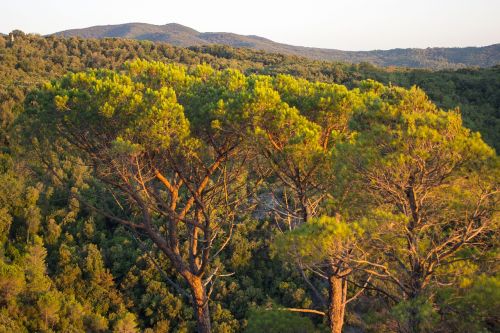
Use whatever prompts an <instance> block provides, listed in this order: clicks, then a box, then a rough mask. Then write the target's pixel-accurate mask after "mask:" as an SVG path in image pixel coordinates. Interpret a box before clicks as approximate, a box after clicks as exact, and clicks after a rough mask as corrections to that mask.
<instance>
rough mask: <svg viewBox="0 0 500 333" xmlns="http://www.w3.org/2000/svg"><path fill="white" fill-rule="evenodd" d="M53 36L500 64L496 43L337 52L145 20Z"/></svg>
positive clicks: (410, 63) (430, 64)
mask: <svg viewBox="0 0 500 333" xmlns="http://www.w3.org/2000/svg"><path fill="white" fill-rule="evenodd" d="M55 35H57V36H64V37H82V38H109V37H114V38H129V39H137V40H149V41H154V42H166V43H169V44H172V45H176V46H183V47H189V46H203V45H207V44H217V45H226V46H232V47H245V48H250V49H253V50H261V51H266V52H275V53H283V54H289V55H297V56H303V57H308V58H311V59H317V60H329V61H344V62H350V63H360V62H370V63H373V64H376V65H379V66H400V67H411V68H434V69H444V68H463V67H466V66H478V67H491V66H494V65H498V64H500V44H495V45H490V46H485V47H465V48H458V47H455V48H440V47H435V48H427V49H392V50H374V51H341V50H333V49H321V48H314V47H303V46H293V45H287V44H281V43H277V42H273V41H271V40H269V39H266V38H262V37H259V36H253V35H252V36H243V35H238V34H234V33H228V32H199V31H196V30H194V29H192V28H189V27H185V26H183V25H180V24H176V23H170V24H165V25H154V24H146V23H126V24H117V25H104V26H94V27H88V28H83V29H72V30H66V31H61V32H57V33H55Z"/></svg>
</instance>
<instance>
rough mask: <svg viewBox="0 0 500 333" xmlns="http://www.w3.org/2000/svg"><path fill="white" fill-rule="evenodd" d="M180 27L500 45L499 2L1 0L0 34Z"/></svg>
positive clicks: (320, 41)
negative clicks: (123, 26) (140, 24)
mask: <svg viewBox="0 0 500 333" xmlns="http://www.w3.org/2000/svg"><path fill="white" fill-rule="evenodd" d="M128 22H143V23H151V24H159V25H162V24H166V23H180V24H183V25H186V26H188V27H191V28H193V29H196V30H198V31H201V32H233V33H238V34H243V35H258V36H261V37H266V38H269V39H271V40H274V41H276V42H281V43H287V44H292V45H301V46H310V47H322V48H333V49H341V50H353V51H355V50H373V49H391V48H407V47H418V48H426V47H464V46H485V45H491V44H495V43H499V42H500V0H413V1H410V0H344V1H339V0H302V1H298V0H288V1H282V0H279V1H277V0H274V1H273V0H246V1H239V0H204V1H201V0H199V1H194V0H175V1H169V0H140V1H132V0H0V32H3V33H8V32H10V31H12V30H14V29H20V30H22V31H24V32H31V33H39V34H49V33H53V32H57V31H61V30H67V29H73V28H84V27H89V26H93V25H106V24H120V23H128Z"/></svg>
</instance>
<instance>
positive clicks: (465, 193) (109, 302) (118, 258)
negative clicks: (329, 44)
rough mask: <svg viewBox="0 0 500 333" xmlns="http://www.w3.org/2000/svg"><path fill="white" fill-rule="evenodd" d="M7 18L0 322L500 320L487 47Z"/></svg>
mask: <svg viewBox="0 0 500 333" xmlns="http://www.w3.org/2000/svg"><path fill="white" fill-rule="evenodd" d="M12 36H14V38H13V40H12V39H9V38H7V37H0V79H1V81H0V102H1V120H2V126H1V132H0V139H1V142H2V150H1V152H0V244H1V247H0V304H1V305H0V331H5V332H32V331H42V332H89V331H90V332H139V331H145V332H192V331H199V332H210V331H212V332H241V331H244V332H335V333H340V332H341V331H342V329H344V331H347V330H357V331H362V332H381V331H385V332H443V333H444V332H498V327H499V326H500V322H499V318H498V310H499V309H500V304H499V300H500V295H499V294H498V293H499V290H500V288H499V283H500V282H499V281H500V280H499V276H498V261H497V259H498V258H497V257H498V231H499V228H498V223H499V219H498V218H499V215H498V200H499V195H498V185H499V184H498V180H499V179H500V175H499V170H500V168H499V164H498V163H499V160H498V157H497V155H496V153H495V149H494V148H497V149H498V146H497V145H498V130H497V129H498V110H499V106H500V101H499V97H498V90H497V89H496V88H497V87H499V85H500V77H499V71H500V69H499V68H498V67H494V68H489V69H463V70H458V71H438V72H432V71H415V70H408V69H397V68H394V69H390V70H388V69H381V68H377V67H374V66H372V65H369V64H360V65H347V64H342V63H329V62H319V61H311V60H307V59H304V58H298V57H293V56H283V55H279V54H267V53H264V52H254V51H250V50H245V49H234V48H230V47H221V46H211V47H193V48H191V49H185V48H177V47H173V46H170V45H168V44H161V43H157V44H155V43H151V42H138V41H130V40H119V39H104V40H92V39H90V40H86V39H78V38H67V39H66V38H59V37H40V36H34V35H25V34H23V33H22V32H20V31H16V32H13V33H12ZM140 59H142V60H140ZM414 85H418V86H420V87H422V88H423V90H422V89H420V88H417V87H414ZM399 86H402V87H399ZM405 87H406V88H405ZM424 91H425V92H424ZM457 106H459V107H460V110H461V111H458V110H457V109H456V107H457ZM477 131H479V132H477ZM483 138H484V141H483ZM488 144H490V145H488ZM493 147H494V148H493Z"/></svg>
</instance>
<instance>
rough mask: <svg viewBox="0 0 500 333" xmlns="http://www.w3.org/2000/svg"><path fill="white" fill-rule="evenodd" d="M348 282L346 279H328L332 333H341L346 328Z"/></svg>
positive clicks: (332, 277)
mask: <svg viewBox="0 0 500 333" xmlns="http://www.w3.org/2000/svg"><path fill="white" fill-rule="evenodd" d="M346 296H347V281H346V280H345V279H344V278H340V277H336V276H330V277H329V278H328V302H329V304H328V320H329V322H330V330H331V332H332V333H341V332H342V326H344V312H345V301H346Z"/></svg>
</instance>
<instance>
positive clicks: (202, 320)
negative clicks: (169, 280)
mask: <svg viewBox="0 0 500 333" xmlns="http://www.w3.org/2000/svg"><path fill="white" fill-rule="evenodd" d="M187 280H188V283H189V287H190V288H191V295H192V296H193V309H194V312H195V315H196V323H197V326H198V333H210V331H211V330H212V328H211V325H210V311H209V309H208V297H207V293H206V292H205V288H204V287H203V283H202V280H201V278H200V277H198V276H191V277H190V278H189V279H187Z"/></svg>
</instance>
